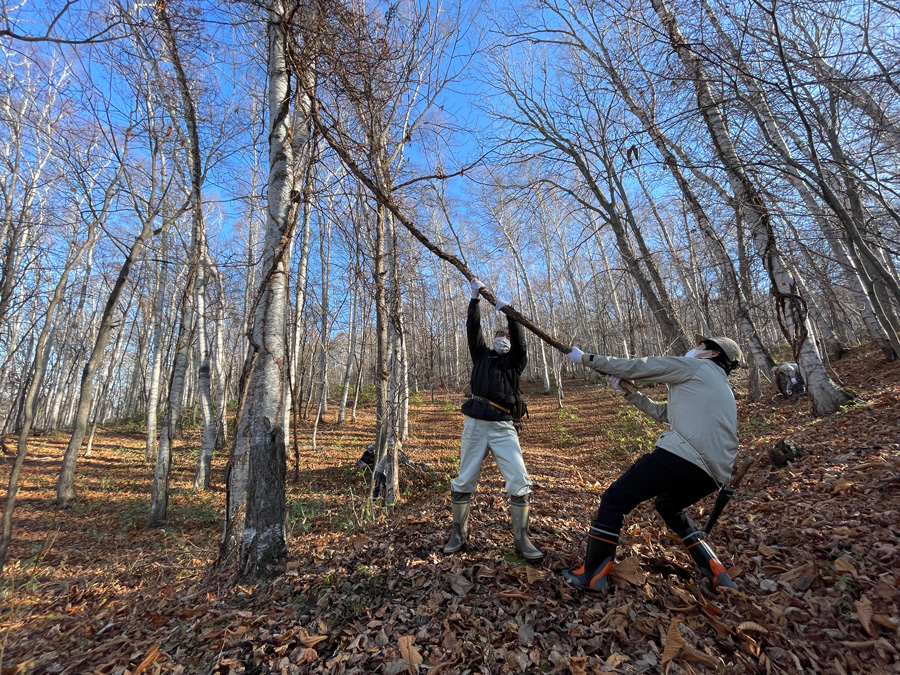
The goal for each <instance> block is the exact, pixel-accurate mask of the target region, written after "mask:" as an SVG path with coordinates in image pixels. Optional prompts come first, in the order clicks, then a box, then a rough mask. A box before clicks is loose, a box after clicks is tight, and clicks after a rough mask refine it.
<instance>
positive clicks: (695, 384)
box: [563, 335, 741, 591]
mask: <svg viewBox="0 0 900 675" xmlns="http://www.w3.org/2000/svg"><path fill="white" fill-rule="evenodd" d="M696 342H697V346H696V348H695V349H692V350H691V351H689V352H688V353H687V354H686V355H685V356H649V357H646V358H641V359H619V358H613V357H608V356H600V355H598V354H585V353H583V352H582V351H581V350H579V349H578V348H573V349H572V351H571V352H570V353H569V354H567V355H566V356H568V357H569V358H570V359H572V360H573V361H575V362H576V363H580V364H582V365H585V366H587V367H588V368H592V369H593V370H596V371H597V372H599V373H603V374H605V375H606V379H607V381H608V382H609V383H610V384H611V385H612V386H613V387H614V388H616V389H617V390H622V386H621V383H622V379H629V380H647V381H652V382H656V383H660V384H668V385H669V399H668V402H666V403H657V402H655V401H653V400H651V399H649V398H648V397H647V396H645V395H644V394H642V393H640V392H635V393H631V394H628V395H627V396H626V399H627V400H628V402H629V403H631V404H632V405H634V406H635V407H637V408H640V409H641V410H643V411H644V412H645V413H647V414H648V415H650V416H651V417H653V418H654V419H656V420H658V421H660V422H663V423H664V424H666V425H668V427H669V428H668V429H667V430H666V431H664V432H663V434H662V435H661V436H660V437H659V439H658V440H657V441H656V447H655V448H654V450H653V452H651V453H648V454H645V455H643V456H642V457H640V458H639V459H638V460H637V461H636V462H635V463H634V464H632V465H631V467H630V468H629V469H628V470H627V471H625V473H623V474H622V475H621V476H620V477H619V478H618V479H617V480H616V481H615V482H614V483H613V484H612V485H610V486H609V488H607V490H606V492H604V493H603V496H602V497H601V499H600V508H599V509H598V510H597V515H596V516H595V517H594V520H593V522H592V523H591V525H590V529H589V530H588V544H587V552H586V553H585V558H584V564H583V565H582V566H581V567H580V568H578V569H575V570H571V571H565V572H563V576H564V577H565V578H566V579H567V580H568V581H569V582H570V583H572V584H574V585H576V586H581V587H584V588H587V589H590V590H594V591H602V590H606V589H607V588H608V587H609V577H608V574H609V571H610V569H612V565H613V560H614V559H615V555H616V547H617V545H618V543H619V532H620V531H621V529H622V524H623V522H624V519H625V516H626V515H628V514H629V513H631V511H632V510H634V508H635V507H636V506H637V505H638V504H640V503H641V502H643V501H646V500H648V499H651V498H655V499H656V502H655V506H656V510H657V511H658V512H659V514H660V516H662V518H663V520H664V521H665V523H666V525H667V526H668V527H669V528H670V529H671V530H672V531H673V532H675V533H676V534H677V535H678V536H679V537H680V538H681V540H682V541H683V542H684V544H685V546H687V548H688V551H689V552H690V554H691V557H692V558H693V559H694V562H696V563H697V565H698V566H699V567H700V570H701V572H702V573H703V576H704V578H705V579H706V581H707V582H709V583H710V584H711V585H712V587H713V588H714V589H718V588H720V587H723V586H725V587H729V588H735V585H734V582H733V581H732V580H731V579H730V578H729V577H728V574H727V573H726V571H725V567H724V565H722V563H721V562H720V561H719V559H718V558H717V557H716V554H715V553H714V552H713V550H712V547H710V545H709V544H708V543H706V542H705V541H704V538H703V532H702V531H701V530H700V529H699V528H697V526H696V525H695V524H694V522H693V521H692V520H691V519H690V517H689V516H688V515H687V514H686V513H685V512H684V509H685V508H687V507H688V506H691V505H692V504H695V503H696V502H698V501H699V500H700V499H702V498H703V497H705V496H706V495H708V494H710V493H712V492H713V491H715V490H716V489H717V487H719V486H720V485H722V484H724V483H726V482H727V481H728V479H729V477H730V476H731V470H732V468H733V466H734V460H735V458H736V456H737V450H738V438H737V406H736V405H735V401H734V394H733V392H732V391H731V387H730V386H729V384H728V375H729V374H730V373H731V371H732V370H734V369H735V368H737V367H738V366H739V365H740V361H741V350H740V348H739V347H738V345H737V343H736V342H734V340H731V339H729V338H727V337H712V338H707V337H704V336H702V335H697V336H696Z"/></svg>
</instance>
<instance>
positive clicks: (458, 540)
mask: <svg viewBox="0 0 900 675" xmlns="http://www.w3.org/2000/svg"><path fill="white" fill-rule="evenodd" d="M471 500H472V494H471V493H470V492H451V493H450V508H451V509H452V510H453V527H452V529H451V530H450V538H449V539H448V540H447V543H446V544H444V553H456V551H458V550H460V549H461V548H462V547H463V546H464V545H465V543H466V539H468V537H469V533H470V531H471V528H470V527H469V507H470V505H471ZM509 501H510V504H509V508H510V515H511V516H512V529H513V541H514V542H515V546H516V553H518V554H519V555H520V556H522V557H523V558H524V559H525V560H527V561H529V562H540V561H541V560H542V559H543V558H544V554H543V553H541V552H540V551H539V550H537V548H535V546H534V544H532V543H531V540H530V539H529V538H528V521H529V519H530V514H529V512H530V510H531V509H530V507H529V505H528V501H529V500H528V495H525V496H523V497H513V496H511V497H510V500H509Z"/></svg>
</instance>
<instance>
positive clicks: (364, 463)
mask: <svg viewBox="0 0 900 675" xmlns="http://www.w3.org/2000/svg"><path fill="white" fill-rule="evenodd" d="M374 466H375V446H374V445H370V446H369V447H367V448H366V449H365V450H364V451H363V454H362V457H360V458H359V459H358V460H356V470H357V471H371V470H372V468H373V467H374Z"/></svg>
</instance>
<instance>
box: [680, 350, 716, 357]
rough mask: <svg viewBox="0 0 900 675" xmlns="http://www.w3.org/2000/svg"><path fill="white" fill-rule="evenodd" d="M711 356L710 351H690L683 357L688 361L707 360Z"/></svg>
mask: <svg viewBox="0 0 900 675" xmlns="http://www.w3.org/2000/svg"><path fill="white" fill-rule="evenodd" d="M711 355H712V350H710V349H692V350H691V351H689V352H688V353H687V354H685V356H686V357H687V358H689V359H708V358H709V357H710V356H711Z"/></svg>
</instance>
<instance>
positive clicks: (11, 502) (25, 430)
mask: <svg viewBox="0 0 900 675" xmlns="http://www.w3.org/2000/svg"><path fill="white" fill-rule="evenodd" d="M109 194H110V195H111V192H110V193H109ZM108 205H109V204H108V203H107V204H106V205H105V206H106V207H108ZM106 210H107V209H106V208H104V210H103V211H104V214H103V217H104V218H105V212H106ZM98 226H99V222H98V221H95V222H94V224H93V227H91V228H89V230H88V235H87V237H86V238H85V241H84V243H83V244H82V245H81V246H79V247H78V248H77V249H76V251H75V252H74V255H72V256H71V258H70V259H69V260H67V261H66V265H65V267H64V268H63V270H62V273H61V274H60V277H59V281H58V282H57V283H56V287H55V289H54V291H53V295H52V296H51V298H50V302H49V304H48V306H47V312H46V315H45V319H44V325H43V326H42V327H41V332H40V334H39V336H38V340H37V345H36V347H35V350H34V365H33V373H32V375H31V380H30V382H29V383H28V386H27V388H26V390H25V398H24V401H23V410H24V415H23V419H22V427H21V429H20V431H19V440H18V446H17V450H16V458H15V461H14V462H13V467H12V470H11V471H10V475H9V484H8V486H7V489H6V505H5V506H4V507H3V517H2V525H0V576H2V574H3V567H4V565H5V564H6V559H7V554H8V551H9V542H10V540H11V539H12V518H13V511H14V510H15V508H16V494H17V492H18V489H19V474H20V473H21V470H22V465H23V464H24V463H25V457H26V455H27V454H28V435H29V434H30V433H31V425H32V422H33V420H34V412H35V408H36V401H37V395H38V392H39V391H40V386H41V381H42V379H43V375H44V371H45V367H46V365H47V360H46V358H45V357H46V355H47V354H48V352H49V345H50V341H49V337H50V335H51V333H52V331H51V328H55V325H54V321H53V318H54V315H55V313H56V309H57V307H58V306H59V305H60V303H61V302H62V300H63V298H64V297H65V291H66V284H67V283H68V280H69V274H70V273H71V271H72V270H73V269H74V268H75V267H76V266H77V265H78V263H79V262H80V261H81V258H82V257H83V256H84V253H85V251H87V250H90V249H91V248H92V247H93V246H94V243H95V241H96V237H97V233H98V232H99V231H100V230H99V227H98Z"/></svg>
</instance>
